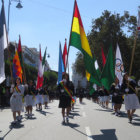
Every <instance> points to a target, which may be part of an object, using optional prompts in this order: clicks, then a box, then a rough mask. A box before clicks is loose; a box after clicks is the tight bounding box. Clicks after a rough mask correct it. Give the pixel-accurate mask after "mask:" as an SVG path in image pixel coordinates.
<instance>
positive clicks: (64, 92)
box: [58, 73, 71, 123]
mask: <svg viewBox="0 0 140 140" xmlns="http://www.w3.org/2000/svg"><path fill="white" fill-rule="evenodd" d="M62 79H63V80H62V81H61V82H60V83H59V85H58V90H59V99H60V100H59V108H62V117H63V123H65V110H66V121H67V122H69V112H70V108H71V96H70V95H69V94H68V92H70V83H69V76H68V74H66V73H64V74H63V75H62Z"/></svg>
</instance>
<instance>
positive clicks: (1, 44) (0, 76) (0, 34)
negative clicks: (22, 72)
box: [0, 3, 8, 83]
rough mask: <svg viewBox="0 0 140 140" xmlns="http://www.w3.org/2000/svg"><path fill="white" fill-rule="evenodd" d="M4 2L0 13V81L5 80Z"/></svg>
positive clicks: (5, 37) (6, 41)
mask: <svg viewBox="0 0 140 140" xmlns="http://www.w3.org/2000/svg"><path fill="white" fill-rule="evenodd" d="M7 38H8V36H7V30H6V20H5V11H4V3H3V4H2V9H1V13H0V83H2V82H3V81H4V80H5V62H4V49H5V48H7V46H8V39H7Z"/></svg>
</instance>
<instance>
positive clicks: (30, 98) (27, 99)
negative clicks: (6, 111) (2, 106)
mask: <svg viewBox="0 0 140 140" xmlns="http://www.w3.org/2000/svg"><path fill="white" fill-rule="evenodd" d="M33 105H34V98H33V95H26V96H25V106H33Z"/></svg>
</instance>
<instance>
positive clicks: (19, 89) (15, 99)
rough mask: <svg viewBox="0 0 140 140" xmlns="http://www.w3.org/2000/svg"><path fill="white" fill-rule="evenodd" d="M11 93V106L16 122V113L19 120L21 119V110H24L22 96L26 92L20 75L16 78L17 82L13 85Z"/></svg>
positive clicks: (14, 122)
mask: <svg viewBox="0 0 140 140" xmlns="http://www.w3.org/2000/svg"><path fill="white" fill-rule="evenodd" d="M11 93H13V94H12V96H11V98H10V106H11V110H12V112H13V119H14V121H13V122H12V124H16V113H18V118H17V120H18V121H21V116H20V114H21V111H22V107H23V106H22V96H23V94H24V86H23V85H21V79H20V78H19V77H17V78H16V84H15V86H14V85H11Z"/></svg>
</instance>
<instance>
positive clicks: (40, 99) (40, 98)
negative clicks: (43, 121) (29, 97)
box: [36, 94, 43, 104]
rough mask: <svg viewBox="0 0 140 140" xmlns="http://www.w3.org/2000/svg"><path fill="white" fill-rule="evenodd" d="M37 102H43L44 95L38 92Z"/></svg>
mask: <svg viewBox="0 0 140 140" xmlns="http://www.w3.org/2000/svg"><path fill="white" fill-rule="evenodd" d="M36 104H43V97H42V95H40V94H38V95H37V96H36Z"/></svg>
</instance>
